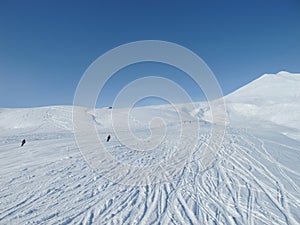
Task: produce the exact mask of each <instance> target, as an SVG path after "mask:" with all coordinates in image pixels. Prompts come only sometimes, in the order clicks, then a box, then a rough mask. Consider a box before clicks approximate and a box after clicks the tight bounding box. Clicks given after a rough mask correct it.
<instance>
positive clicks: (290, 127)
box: [225, 71, 300, 138]
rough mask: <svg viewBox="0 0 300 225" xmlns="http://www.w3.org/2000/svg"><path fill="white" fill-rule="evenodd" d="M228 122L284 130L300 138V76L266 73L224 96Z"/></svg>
mask: <svg viewBox="0 0 300 225" xmlns="http://www.w3.org/2000/svg"><path fill="white" fill-rule="evenodd" d="M225 100H226V107H227V111H228V115H229V118H230V120H231V123H232V124H234V125H235V126H240V127H254V128H257V127H260V129H261V128H263V127H265V128H267V127H269V125H268V124H270V123H271V124H272V125H274V124H276V125H279V126H281V129H282V128H283V127H285V128H286V129H282V130H284V133H285V134H287V135H289V136H290V137H294V138H300V136H299V129H300V74H292V73H288V72H284V71H282V72H279V73H277V74H265V75H263V76H261V77H260V78H258V79H257V80H254V81H253V82H251V83H249V84H247V85H246V86H244V87H242V88H240V89H238V90H237V91H235V92H233V93H231V94H229V95H228V96H226V97H225Z"/></svg>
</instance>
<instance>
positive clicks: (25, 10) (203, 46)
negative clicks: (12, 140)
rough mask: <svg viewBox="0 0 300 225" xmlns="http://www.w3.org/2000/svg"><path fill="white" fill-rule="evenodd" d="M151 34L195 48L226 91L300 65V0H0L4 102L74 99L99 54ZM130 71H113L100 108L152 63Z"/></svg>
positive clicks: (0, 98) (0, 99) (0, 92)
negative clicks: (79, 84)
mask: <svg viewBox="0 0 300 225" xmlns="http://www.w3.org/2000/svg"><path fill="white" fill-rule="evenodd" d="M148 39H154V40H164V41H170V42H175V43H177V44H180V45H183V46H184V47H187V48H189V49H190V50H192V51H194V52H195V53H196V54H198V55H199V56H200V57H201V58H202V59H203V60H204V61H205V62H206V63H207V64H208V66H209V67H210V68H211V69H212V71H213V72H214V74H215V75H216V77H217V79H218V81H219V83H220V85H221V88H222V90H223V93H224V94H228V93H230V92H232V91H234V90H236V89H237V88H239V87H241V86H243V85H245V84H246V83H248V82H250V81H252V80H254V79H256V78H257V77H259V76H260V75H262V74H263V73H277V72H278V71H280V70H287V71H290V72H300V61H299V59H300V42H299V40H300V2H299V1H297V0H294V1H292V0H291V1H289V0H286V1H279V0H269V1H268V0H266V1H255V0H252V1H231V0H228V1H225V0H224V1H222V0H205V1H158V0H154V1H131V0H128V1H114V0H110V1H67V0H61V1H56V0H51V1H46V0H45V1H39V0H36V1H33V0H27V1H21V0H19V1H15V0H2V1H0V78H1V79H0V107H35V106H45V105H71V104H72V102H73V96H74V92H75V89H76V86H77V84H78V82H79V80H80V78H81V76H82V75H83V73H84V71H85V70H86V69H87V67H88V66H89V65H90V64H91V63H92V62H93V61H94V60H95V59H96V58H97V57H98V56H100V55H102V54H103V53H105V52H106V51H108V50H110V49H112V48H114V47H117V46H118V45H121V44H124V43H127V42H132V41H138V40H148ZM154 67H155V66H154ZM158 67H159V66H158ZM138 69H140V70H141V71H138ZM129 71H130V69H129ZM134 71H137V73H132V71H131V72H130V73H129V72H128V75H127V76H119V77H118V75H117V74H116V75H115V77H113V78H112V79H111V80H110V82H109V83H108V84H107V87H106V88H105V89H104V90H103V94H104V96H106V97H105V99H102V100H101V101H99V104H98V106H104V105H110V104H111V103H112V101H113V99H114V96H115V95H116V94H117V92H118V90H119V89H120V88H121V87H122V86H123V85H125V84H126V83H128V82H129V81H131V80H133V79H135V78H138V77H139V76H140V75H139V74H145V73H147V71H149V65H146V66H145V67H143V66H140V67H137V68H136V69H135V70H134ZM155 71H163V73H162V74H166V77H168V78H171V79H173V80H174V81H176V82H181V85H182V86H183V87H184V88H186V89H188V91H189V94H190V95H191V96H192V98H193V99H194V100H200V99H201V97H199V96H200V95H199V93H198V92H199V90H197V87H195V85H193V83H192V81H189V80H188V79H185V78H184V81H182V80H181V79H182V78H181V75H180V74H177V76H176V75H175V76H173V74H172V73H173V72H174V71H172V69H171V70H164V69H163V70H161V69H160V68H158V69H155V68H154V69H153V70H152V73H154V72H155ZM123 72H124V71H123ZM125 72H126V70H125ZM125 72H124V73H125ZM174 73H176V71H175V72H174ZM162 74H160V75H162Z"/></svg>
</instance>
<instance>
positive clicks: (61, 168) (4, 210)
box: [0, 128, 300, 224]
mask: <svg viewBox="0 0 300 225" xmlns="http://www.w3.org/2000/svg"><path fill="white" fill-rule="evenodd" d="M204 131H205V130H204ZM22 137H23V136H22V135H20V136H15V137H13V138H12V137H10V138H7V137H2V138H1V140H0V143H1V155H0V157H1V162H3V170H1V172H0V175H1V177H0V181H1V183H0V224H299V223H300V217H299V212H300V190H299V181H300V179H299V175H300V171H299V170H296V168H295V167H293V165H288V164H284V163H283V162H280V161H279V160H278V157H277V155H276V154H275V155H274V152H273V149H275V148H276V146H277V147H280V148H281V149H283V150H284V151H286V152H292V153H291V154H294V155H293V156H294V157H299V156H298V155H297V153H298V152H299V149H300V148H299V147H300V144H299V143H297V145H296V146H289V145H286V144H281V143H278V142H276V140H268V139H265V138H263V137H260V136H255V135H251V134H249V133H246V132H244V131H242V130H239V129H233V128H228V129H227V132H226V136H225V140H224V142H223V144H222V147H221V149H220V150H219V151H218V154H217V157H216V160H215V161H214V162H213V163H212V165H210V166H209V168H207V169H206V170H205V171H202V170H201V168H202V167H201V165H200V161H199V160H198V159H199V158H200V157H201V149H202V148H205V147H207V145H208V140H209V137H210V135H209V132H203V133H201V135H200V138H199V143H198V147H197V148H196V149H195V151H194V152H193V153H192V155H191V160H190V161H189V162H188V163H187V164H186V165H185V166H184V168H183V169H182V171H181V172H180V174H178V176H177V178H176V180H175V181H173V182H170V183H168V182H166V183H162V184H154V185H148V186H144V187H129V186H123V185H120V184H115V183H112V182H110V181H108V180H107V179H106V178H104V177H101V176H99V175H97V174H96V173H95V172H93V171H92V169H91V168H90V167H89V166H88V164H87V163H86V162H85V161H84V159H83V157H82V156H81V154H80V152H79V149H78V148H77V146H76V144H75V140H74V138H73V137H72V135H71V134H62V135H56V136H55V134H40V136H36V137H35V138H32V140H31V141H30V142H28V143H27V144H26V145H25V146H24V147H23V148H20V147H18V145H19V141H20V139H22ZM120 146H122V145H120V143H117V142H116V141H112V142H110V147H111V148H112V149H113V150H116V149H120V148H122V147H120ZM164 146H167V145H166V144H165V145H164ZM188 147H189V146H187V148H188ZM190 147H191V148H192V146H190ZM162 151H166V149H165V148H162ZM280 157H284V155H281V156H280ZM298 162H299V160H298ZM1 167H2V166H1ZM297 168H299V167H297Z"/></svg>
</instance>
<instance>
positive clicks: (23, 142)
mask: <svg viewBox="0 0 300 225" xmlns="http://www.w3.org/2000/svg"><path fill="white" fill-rule="evenodd" d="M25 143H26V141H25V139H23V140H22V144H21V147H22V146H23V145H24V144H25Z"/></svg>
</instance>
